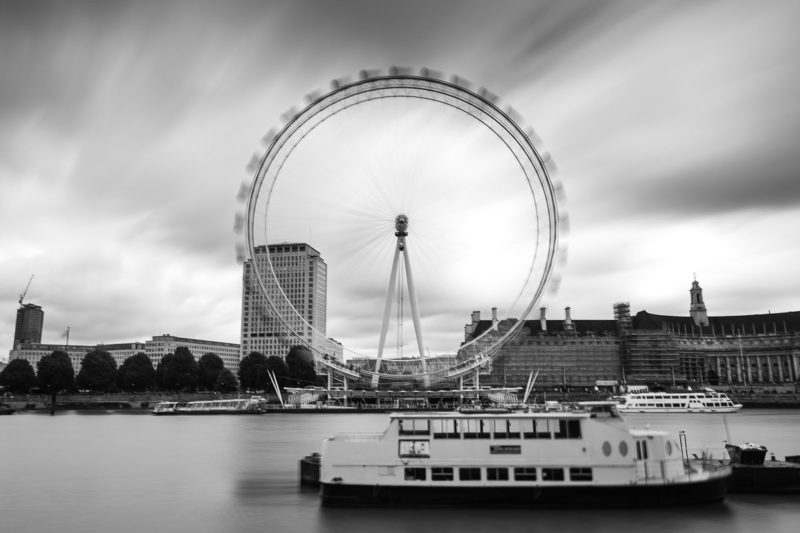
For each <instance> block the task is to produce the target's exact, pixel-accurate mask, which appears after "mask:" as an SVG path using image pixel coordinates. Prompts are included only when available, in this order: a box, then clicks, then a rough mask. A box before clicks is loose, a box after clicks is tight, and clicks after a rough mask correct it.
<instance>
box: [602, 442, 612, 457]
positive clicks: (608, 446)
mask: <svg viewBox="0 0 800 533" xmlns="http://www.w3.org/2000/svg"><path fill="white" fill-rule="evenodd" d="M603 455H605V456H606V457H608V456H609V455H611V443H610V442H608V441H605V442H604V443H603Z"/></svg>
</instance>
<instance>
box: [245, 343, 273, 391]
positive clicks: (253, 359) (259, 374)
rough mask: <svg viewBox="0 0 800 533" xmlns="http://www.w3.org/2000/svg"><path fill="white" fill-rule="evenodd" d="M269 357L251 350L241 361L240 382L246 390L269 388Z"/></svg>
mask: <svg viewBox="0 0 800 533" xmlns="http://www.w3.org/2000/svg"><path fill="white" fill-rule="evenodd" d="M268 382H269V378H267V357H266V356H265V355H264V354H263V353H259V352H250V353H249V354H247V355H246V356H244V357H243V358H242V360H241V361H239V383H240V384H241V386H242V388H243V389H245V390H264V389H266V388H267V383H268Z"/></svg>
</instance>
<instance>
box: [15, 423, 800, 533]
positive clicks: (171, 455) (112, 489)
mask: <svg viewBox="0 0 800 533" xmlns="http://www.w3.org/2000/svg"><path fill="white" fill-rule="evenodd" d="M765 420H766V421H768V422H765ZM643 423H647V422H643ZM649 423H650V424H653V425H654V426H658V425H664V426H680V428H683V429H686V430H687V433H688V435H689V444H690V446H693V445H694V446H697V445H700V444H701V443H705V442H709V443H718V442H719V439H720V437H719V436H718V433H719V431H718V430H719V428H720V427H721V423H719V422H718V421H717V422H713V421H710V420H705V419H702V417H701V418H693V417H691V418H685V417H684V418H682V419H669V418H662V419H659V420H658V421H657V422H653V421H650V422H649ZM729 424H730V431H731V433H733V434H737V433H740V434H742V435H748V434H754V435H761V436H763V437H764V438H763V439H762V440H763V441H764V443H765V444H767V445H768V446H769V447H770V449H775V450H790V451H792V452H794V453H797V452H800V449H798V444H797V443H798V442H800V414H799V413H797V412H795V411H762V412H751V413H740V414H737V415H736V416H735V417H731V419H729ZM385 425H386V417H385V415H381V414H375V415H339V414H332V415H308V414H279V415H268V416H257V417H235V416H234V417H153V416H129V415H128V414H107V415H103V416H96V414H95V413H92V414H87V413H86V412H84V413H81V414H79V413H70V412H62V413H58V414H57V415H56V416H54V417H51V416H49V415H43V416H39V415H37V414H30V413H20V414H18V415H14V416H10V417H4V418H3V420H2V421H0V431H2V438H0V457H2V458H3V460H2V462H0V479H2V480H3V482H4V491H3V497H2V498H0V517H2V531H3V532H4V533H5V532H6V531H8V532H14V533H16V532H19V531H36V532H39V531H60V532H63V533H73V532H74V533H78V532H81V533H84V532H86V531H114V532H115V533H127V532H131V533H133V532H141V531H158V532H159V533H161V532H173V531H174V532H184V531H192V532H193V533H205V532H209V533H212V532H219V531H235V532H250V531H253V532H256V531H258V532H264V531H269V532H272V531H276V532H277V531H280V532H285V531H287V532H293V531H302V532H307V531H322V532H347V533H353V532H354V531H362V530H363V531H367V530H377V531H380V533H393V532H400V531H403V532H406V531H412V530H413V531H415V533H424V532H427V531H431V532H433V531H436V532H446V531H466V532H479V531H498V530H501V531H503V532H504V533H506V532H516V531H520V532H522V531H525V532H526V533H530V531H536V530H537V529H541V530H546V531H551V530H555V531H558V532H559V533H567V532H571V531H581V532H584V531H598V532H606V531H608V532H612V531H613V532H614V533H619V532H620V531H636V530H639V529H641V530H645V531H664V532H666V531H676V530H679V529H680V530H695V531H703V533H736V532H745V531H753V530H768V531H793V530H794V529H795V527H796V524H797V523H798V521H800V506H798V505H797V500H796V497H787V496H751V495H730V496H729V497H728V499H727V500H726V502H725V503H723V504H720V505H710V506H709V505H704V506H697V507H680V508H669V509H633V510H626V509H613V510H605V509H593V510H580V509H567V510H564V509H553V510H534V511H532V510H524V509H391V508H389V509H331V508H323V507H321V506H320V503H319V496H318V494H317V491H316V490H315V489H307V488H302V487H300V485H299V483H298V477H297V476H298V461H299V459H300V458H301V457H303V456H305V455H308V454H309V453H311V452H314V451H320V450H321V448H320V445H321V441H322V439H323V438H324V437H326V436H328V435H330V434H332V433H335V432H337V431H375V430H382V429H383V428H384V427H385ZM665 429H666V428H665ZM767 441H768V442H767ZM781 453H783V452H781ZM9 480H11V481H9Z"/></svg>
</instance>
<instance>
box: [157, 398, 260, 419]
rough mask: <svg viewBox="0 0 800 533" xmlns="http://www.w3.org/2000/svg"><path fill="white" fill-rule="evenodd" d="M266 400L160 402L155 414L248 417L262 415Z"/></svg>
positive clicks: (236, 399) (237, 399)
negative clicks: (248, 415)
mask: <svg viewBox="0 0 800 533" xmlns="http://www.w3.org/2000/svg"><path fill="white" fill-rule="evenodd" d="M265 407H266V400H265V399H264V398H263V397H261V396H251V397H250V398H235V399H230V400H200V401H194V402H159V403H158V404H156V406H155V407H154V408H153V414H154V415H159V416H164V415H247V414H262V413H263V412H264V410H265Z"/></svg>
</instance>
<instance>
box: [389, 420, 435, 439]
mask: <svg viewBox="0 0 800 533" xmlns="http://www.w3.org/2000/svg"><path fill="white" fill-rule="evenodd" d="M430 422H431V421H430V420H428V419H427V418H424V419H423V418H401V419H399V420H398V421H397V425H398V429H399V432H400V435H430V432H431V428H430Z"/></svg>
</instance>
